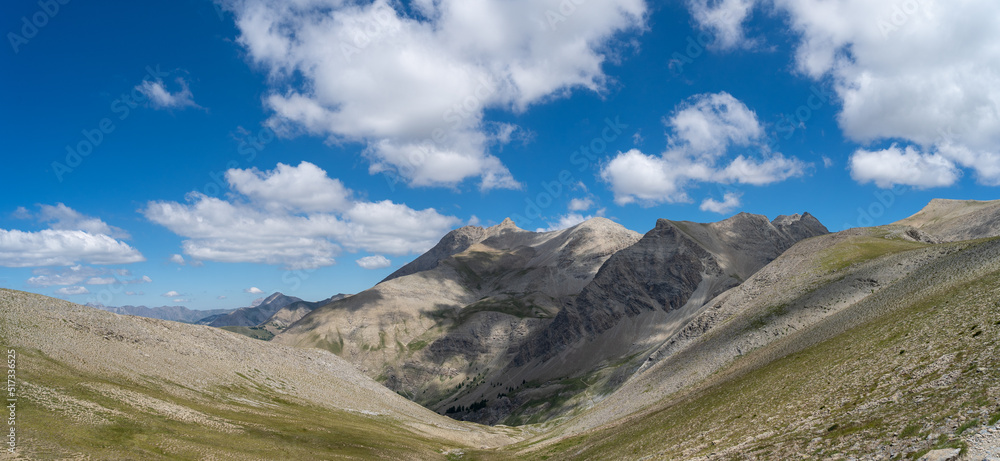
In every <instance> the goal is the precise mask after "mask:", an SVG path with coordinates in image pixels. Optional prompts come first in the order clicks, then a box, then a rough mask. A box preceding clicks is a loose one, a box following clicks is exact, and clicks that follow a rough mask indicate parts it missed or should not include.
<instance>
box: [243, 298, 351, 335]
mask: <svg viewBox="0 0 1000 461" xmlns="http://www.w3.org/2000/svg"><path fill="white" fill-rule="evenodd" d="M348 296H350V295H347V294H344V293H339V294H336V295H333V296H331V297H329V298H326V299H324V300H322V301H317V302H314V303H311V302H308V301H298V302H294V303H291V304H289V305H287V306H285V307H282V308H281V309H280V310H278V312H275V313H274V315H272V316H271V318H269V319H267V320H266V321H264V323H261V324H259V325H257V326H258V327H260V328H263V329H265V330H267V331H269V332H271V333H272V334H278V333H280V332H282V331H284V330H285V329H286V328H288V327H289V326H291V325H292V324H293V323H295V322H298V321H299V319H301V318H302V317H305V316H306V314H308V313H310V312H312V311H314V310H315V309H316V308H318V307H323V306H325V305H327V304H330V303H332V302H334V301H339V300H341V299H344V298H346V297H348Z"/></svg>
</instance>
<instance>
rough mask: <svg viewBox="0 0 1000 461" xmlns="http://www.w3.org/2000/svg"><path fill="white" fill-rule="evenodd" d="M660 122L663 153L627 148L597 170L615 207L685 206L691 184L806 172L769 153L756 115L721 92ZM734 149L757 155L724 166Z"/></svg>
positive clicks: (767, 179)
mask: <svg viewBox="0 0 1000 461" xmlns="http://www.w3.org/2000/svg"><path fill="white" fill-rule="evenodd" d="M665 123H666V124H667V126H668V127H669V128H670V129H671V132H672V133H673V134H672V135H671V136H670V138H669V139H670V140H669V145H668V148H667V150H666V151H665V152H664V153H663V154H661V155H659V156H653V155H647V154H644V153H642V152H641V151H639V150H638V149H632V150H629V151H628V152H622V153H619V154H618V155H617V156H615V157H614V158H613V159H611V160H610V161H609V162H608V163H606V164H605V165H604V166H603V167H602V169H601V178H602V179H603V180H604V181H605V182H607V183H608V184H609V186H610V187H611V190H612V191H613V192H614V195H615V202H616V203H618V204H619V205H623V204H627V203H633V202H639V203H641V204H644V205H648V204H655V203H663V202H667V203H676V202H688V201H690V200H691V199H690V197H688V194H687V191H686V187H687V186H688V185H690V184H692V183H696V182H711V183H724V184H731V183H742V184H751V185H756V186H762V185H766V184H771V183H774V182H779V181H784V180H786V179H788V178H791V177H795V176H801V175H803V174H805V170H806V168H807V167H808V165H807V164H806V163H804V162H802V161H801V160H799V159H797V158H794V157H791V158H790V157H785V156H784V155H782V154H781V153H779V152H770V150H769V149H768V147H767V145H766V144H765V143H764V140H763V137H764V130H763V128H762V127H761V125H760V123H759V122H758V120H757V115H756V114H754V113H753V111H751V110H750V109H749V108H747V106H746V105H744V104H743V103H742V102H740V101H739V100H737V99H736V98H734V97H733V96H731V95H729V94H728V93H725V92H723V93H716V94H702V95H696V96H693V97H692V98H690V99H689V100H688V101H686V102H684V103H682V104H681V105H679V106H678V109H677V110H675V112H674V114H673V115H672V116H671V117H670V118H668V119H667V120H665ZM734 148H743V149H744V150H759V151H760V152H761V156H760V157H759V158H756V157H748V156H746V155H744V154H740V155H737V156H736V157H735V158H733V159H732V160H731V161H730V160H728V157H729V155H730V151H731V150H734ZM727 161H728V164H727V163H726V162H727Z"/></svg>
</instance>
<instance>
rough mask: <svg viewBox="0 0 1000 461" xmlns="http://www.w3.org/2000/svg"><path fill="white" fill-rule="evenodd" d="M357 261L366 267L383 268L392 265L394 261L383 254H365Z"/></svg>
mask: <svg viewBox="0 0 1000 461" xmlns="http://www.w3.org/2000/svg"><path fill="white" fill-rule="evenodd" d="M355 262H356V263H358V265H359V266H361V267H363V268H365V269H382V268H386V267H389V266H391V265H392V261H389V259H388V258H386V257H385V256H382V255H374V256H365V257H364V258H360V259H358V260H357V261H355Z"/></svg>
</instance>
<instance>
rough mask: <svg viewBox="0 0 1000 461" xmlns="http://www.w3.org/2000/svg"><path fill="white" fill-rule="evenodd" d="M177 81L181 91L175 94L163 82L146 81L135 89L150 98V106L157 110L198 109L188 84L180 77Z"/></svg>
mask: <svg viewBox="0 0 1000 461" xmlns="http://www.w3.org/2000/svg"><path fill="white" fill-rule="evenodd" d="M175 81H176V82H177V84H178V85H179V86H180V90H178V91H176V92H174V93H171V92H170V91H169V90H167V87H166V86H165V85H164V84H163V81H162V80H157V81H149V80H144V81H143V82H142V83H141V84H139V85H138V86H136V87H135V89H137V90H139V92H141V93H142V94H143V95H145V96H146V97H147V98H149V104H150V105H151V106H153V107H154V108H156V109H175V108H184V107H198V104H195V102H194V98H193V96H192V95H191V89H190V88H188V84H187V82H185V81H184V79H183V78H180V77H178V78H177V79H176V80H175Z"/></svg>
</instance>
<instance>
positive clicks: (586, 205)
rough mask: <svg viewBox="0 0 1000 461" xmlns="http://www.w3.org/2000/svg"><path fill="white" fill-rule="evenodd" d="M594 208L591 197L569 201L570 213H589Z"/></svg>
mask: <svg viewBox="0 0 1000 461" xmlns="http://www.w3.org/2000/svg"><path fill="white" fill-rule="evenodd" d="M593 206H594V201H593V200H591V199H590V197H585V198H575V199H573V200H570V201H569V211H587V210H589V209H590V208H591V207H593Z"/></svg>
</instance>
